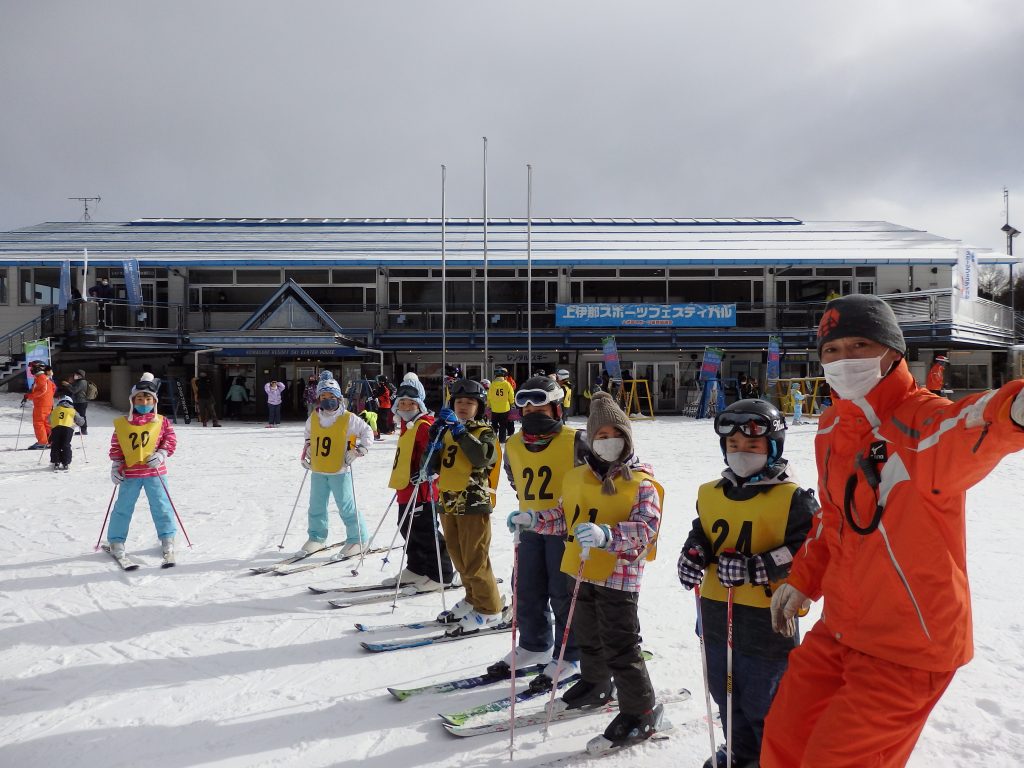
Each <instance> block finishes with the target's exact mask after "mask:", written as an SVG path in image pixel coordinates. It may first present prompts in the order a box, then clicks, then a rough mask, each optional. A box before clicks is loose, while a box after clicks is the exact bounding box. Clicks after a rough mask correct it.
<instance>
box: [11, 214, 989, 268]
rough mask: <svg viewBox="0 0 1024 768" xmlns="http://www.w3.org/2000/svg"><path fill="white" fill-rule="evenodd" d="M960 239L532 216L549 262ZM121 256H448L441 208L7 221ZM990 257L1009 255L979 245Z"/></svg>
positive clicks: (292, 260)
mask: <svg viewBox="0 0 1024 768" xmlns="http://www.w3.org/2000/svg"><path fill="white" fill-rule="evenodd" d="M446 224H447V226H446V255H447V261H448V263H449V265H451V266H453V267H459V266H464V267H468V266H481V265H482V264H483V227H482V222H481V220H480V219H466V218H459V219H448V220H447V222H446ZM487 246H488V247H487V251H488V262H489V264H490V265H491V266H493V267H495V268H500V267H502V266H506V267H514V266H525V264H526V258H527V254H526V221H525V219H511V218H493V219H488V243H487ZM963 247H965V246H964V244H963V243H961V242H960V241H958V240H952V239H948V238H944V237H940V236H938V235H934V234H931V233H928V232H924V231H921V230H915V229H911V228H908V227H903V226H899V225H896V224H890V223H888V222H884V221H861V222H836V221H818V222H813V221H801V220H799V219H794V218H786V217H767V218H721V219H682V218H680V219H636V218H592V219H580V218H573V219H534V220H533V236H532V257H533V263H534V265H535V266H537V267H544V266H586V265H594V266H633V265H636V266H674V265H702V264H703V265H709V264H723V265H725V264H735V265H743V264H759V265H764V264H767V265H771V264H819V265H821V264H825V265H827V264H842V265H848V264H861V265H881V264H904V265H905V264H947V265H948V264H952V263H954V262H955V261H956V257H957V249H958V248H963ZM85 248H88V249H89V259H90V263H93V264H97V265H116V264H118V263H119V261H120V260H121V259H123V258H126V257H129V256H136V257H138V258H139V260H140V261H141V262H142V263H143V264H146V265H159V266H169V267H174V266H178V267H195V266H278V267H280V266H285V267H300V266H353V267H357V266H358V267H389V266H407V267H415V266H419V267H427V266H439V265H440V261H441V220H440V219H436V218H419V219H398V218H395V219H390V218H381V219H311V218H295V219H261V218H245V219H212V218H204V219H138V220H135V221H128V222H51V223H43V224H37V225H35V226H31V227H25V228H22V229H16V230H12V231H9V232H2V233H0V263H6V264H14V265H18V264H26V265H31V264H40V263H43V264H46V263H56V262H59V261H60V260H63V259H68V258H71V259H74V260H75V261H81V258H82V251H83V249H85ZM978 253H979V257H980V259H981V260H982V261H983V262H988V263H991V262H994V261H1004V262H1005V261H1008V259H1007V257H1006V256H1005V255H1003V254H993V253H991V252H989V251H987V250H984V249H978Z"/></svg>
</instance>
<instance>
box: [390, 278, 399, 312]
mask: <svg viewBox="0 0 1024 768" xmlns="http://www.w3.org/2000/svg"><path fill="white" fill-rule="evenodd" d="M388 304H389V305H390V306H392V307H400V306H402V284H401V283H388Z"/></svg>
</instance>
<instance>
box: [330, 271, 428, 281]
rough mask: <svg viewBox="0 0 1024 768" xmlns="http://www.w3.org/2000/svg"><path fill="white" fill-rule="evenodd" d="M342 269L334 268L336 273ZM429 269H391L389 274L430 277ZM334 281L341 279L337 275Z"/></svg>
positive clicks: (394, 275)
mask: <svg viewBox="0 0 1024 768" xmlns="http://www.w3.org/2000/svg"><path fill="white" fill-rule="evenodd" d="M340 271H341V270H338V269H336V270H334V272H335V274H337V273H338V272H340ZM428 271H429V270H426V269H391V270H389V271H388V274H389V275H390V276H391V277H429V275H428V274H427V272H428ZM334 282H336V283H337V282H340V281H339V280H338V279H337V277H335V279H334Z"/></svg>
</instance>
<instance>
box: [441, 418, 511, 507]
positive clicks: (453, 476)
mask: <svg viewBox="0 0 1024 768" xmlns="http://www.w3.org/2000/svg"><path fill="white" fill-rule="evenodd" d="M485 429H490V427H488V426H486V425H481V426H479V427H472V428H471V430H472V432H471V434H473V435H474V436H476V435H477V434H479V433H480V432H482V431H483V430H485ZM472 473H473V465H472V464H470V463H469V459H467V458H466V454H465V453H463V452H462V451H460V450H459V444H458V443H457V442H456V441H455V438H454V437H452V433H451V432H445V433H444V447H443V448H442V449H441V471H440V472H439V473H438V476H437V487H438V489H439V490H442V491H464V490H466V488H468V487H469V478H470V476H471V475H472ZM500 477H501V445H500V444H499V443H495V444H494V465H493V466H492V467H491V470H490V473H489V474H488V476H487V484H488V485H489V486H490V488H491V503H492V504H493V503H494V501H495V498H496V497H497V494H496V493H495V491H496V490H497V488H498V479H499V478H500Z"/></svg>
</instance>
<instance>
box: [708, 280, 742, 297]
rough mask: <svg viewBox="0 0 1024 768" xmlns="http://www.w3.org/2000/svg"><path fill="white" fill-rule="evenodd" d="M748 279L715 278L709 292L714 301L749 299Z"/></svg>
mask: <svg viewBox="0 0 1024 768" xmlns="http://www.w3.org/2000/svg"><path fill="white" fill-rule="evenodd" d="M750 285H751V283H750V281H749V280H715V282H713V283H712V284H711V293H712V295H713V296H714V297H715V301H741V302H746V301H750Z"/></svg>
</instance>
